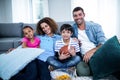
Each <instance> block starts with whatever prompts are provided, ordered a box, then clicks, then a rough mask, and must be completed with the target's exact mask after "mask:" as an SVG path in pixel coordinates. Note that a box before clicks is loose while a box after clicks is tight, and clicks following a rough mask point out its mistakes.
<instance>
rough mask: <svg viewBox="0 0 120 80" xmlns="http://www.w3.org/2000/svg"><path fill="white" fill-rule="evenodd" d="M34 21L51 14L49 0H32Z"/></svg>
mask: <svg viewBox="0 0 120 80" xmlns="http://www.w3.org/2000/svg"><path fill="white" fill-rule="evenodd" d="M32 9H33V10H32V12H33V22H37V21H38V20H40V19H41V18H43V17H46V16H49V12H48V0H32Z"/></svg>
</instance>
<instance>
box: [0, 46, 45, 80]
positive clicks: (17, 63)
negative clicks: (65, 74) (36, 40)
mask: <svg viewBox="0 0 120 80" xmlns="http://www.w3.org/2000/svg"><path fill="white" fill-rule="evenodd" d="M43 51H44V50H42V49H38V48H17V49H15V50H13V51H11V52H9V53H6V54H5V53H4V54H1V55H0V78H2V79H3V80H9V79H10V78H11V77H12V76H14V75H15V74H17V73H18V72H19V71H20V70H22V69H23V68H24V67H25V66H26V65H27V64H28V63H29V62H31V61H32V60H34V59H35V58H36V57H37V56H39V55H40V54H41V53H42V52H43Z"/></svg>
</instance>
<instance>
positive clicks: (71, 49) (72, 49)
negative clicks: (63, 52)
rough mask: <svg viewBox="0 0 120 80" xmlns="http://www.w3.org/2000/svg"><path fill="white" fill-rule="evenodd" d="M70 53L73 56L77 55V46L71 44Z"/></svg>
mask: <svg viewBox="0 0 120 80" xmlns="http://www.w3.org/2000/svg"><path fill="white" fill-rule="evenodd" d="M69 53H70V55H71V56H75V55H76V50H75V47H73V46H70V49H69Z"/></svg>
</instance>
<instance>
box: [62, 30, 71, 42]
mask: <svg viewBox="0 0 120 80" xmlns="http://www.w3.org/2000/svg"><path fill="white" fill-rule="evenodd" d="M71 35H72V32H71V31H69V30H65V29H64V30H62V32H61V36H62V37H63V39H64V40H67V39H70V37H71Z"/></svg>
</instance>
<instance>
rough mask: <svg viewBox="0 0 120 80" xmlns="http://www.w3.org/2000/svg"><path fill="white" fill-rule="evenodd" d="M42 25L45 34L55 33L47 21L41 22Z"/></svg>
mask: <svg viewBox="0 0 120 80" xmlns="http://www.w3.org/2000/svg"><path fill="white" fill-rule="evenodd" d="M40 26H41V29H42V30H43V32H44V33H45V34H47V35H48V36H52V35H53V33H52V31H51V27H50V26H49V25H48V24H47V23H45V22H43V23H41V24H40Z"/></svg>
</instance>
